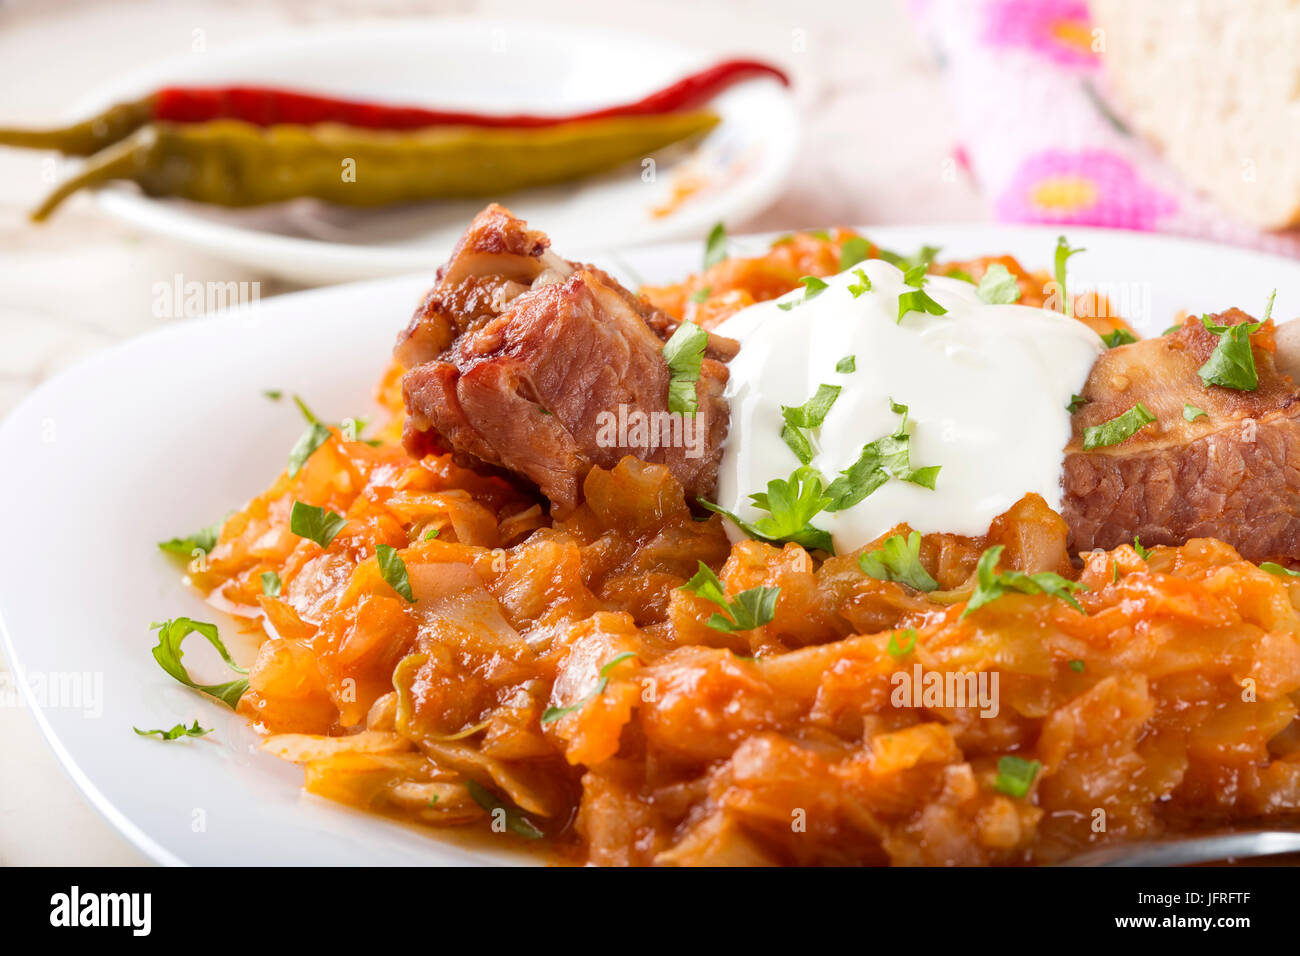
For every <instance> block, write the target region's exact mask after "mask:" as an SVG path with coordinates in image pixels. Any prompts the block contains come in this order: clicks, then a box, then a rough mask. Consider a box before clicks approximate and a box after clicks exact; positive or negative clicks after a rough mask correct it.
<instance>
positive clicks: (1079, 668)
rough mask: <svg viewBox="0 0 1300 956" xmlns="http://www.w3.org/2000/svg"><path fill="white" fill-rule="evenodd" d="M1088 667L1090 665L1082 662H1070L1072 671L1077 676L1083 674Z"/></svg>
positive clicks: (1076, 660)
mask: <svg viewBox="0 0 1300 956" xmlns="http://www.w3.org/2000/svg"><path fill="white" fill-rule="evenodd" d="M1087 667H1088V665H1087V664H1085V663H1084V662H1083V661H1081V660H1078V659H1075V660H1072V661H1070V670H1072V671H1074V672H1075V673H1076V674H1082V673H1083V672H1084V671H1085V670H1086V669H1087Z"/></svg>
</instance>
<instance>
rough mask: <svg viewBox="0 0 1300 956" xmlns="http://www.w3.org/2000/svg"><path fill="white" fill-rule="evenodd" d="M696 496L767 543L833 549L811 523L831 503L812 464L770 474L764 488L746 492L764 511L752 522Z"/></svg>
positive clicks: (745, 530)
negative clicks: (786, 474) (783, 476)
mask: <svg viewBox="0 0 1300 956" xmlns="http://www.w3.org/2000/svg"><path fill="white" fill-rule="evenodd" d="M697 500H698V501H699V503H700V504H701V505H702V506H703V507H705V508H708V509H709V510H710V511H716V512H717V513H718V514H720V515H725V516H726V517H728V518H730V519H731V520H732V521H733V522H734V523H735V525H736V526H737V527H738V528H740V530H742V531H744V532H745V533H746V534H747V535H749V536H750V537H751V538H757V539H758V540H760V541H766V542H768V543H769V544H780V543H783V542H786V541H793V542H794V543H796V544H801V545H803V546H804V547H805V548H809V549H812V548H820V549H822V550H823V551H828V552H830V553H831V554H834V553H835V547H834V545H833V543H832V541H831V536H830V534H829V532H826V531H823V530H822V529H821V528H814V527H813V526H812V519H813V517H814V516H815V515H817V514H819V513H821V512H822V511H825V510H826V506H827V505H829V504H830V503H831V499H830V498H828V497H827V496H826V489H825V488H824V486H823V482H822V476H821V475H820V474H818V473H817V470H816V469H815V468H808V467H806V466H804V467H800V468H796V469H795V470H794V471H793V472H792V473H791V474H790V477H789V478H787V479H781V478H774V479H772V480H771V481H769V482H768V483H767V491H766V492H762V491H760V492H756V493H754V494H752V495H750V496H749V500H750V501H751V502H752V503H753V504H754V507H756V508H758V509H759V510H761V511H766V512H768V513H767V514H766V515H765V516H763V517H762V518H760V519H759V520H758V521H755V522H752V523H751V522H748V521H745V520H744V519H742V518H740V517H738V516H737V515H735V514H732V513H731V512H730V511H727V510H726V509H725V508H721V507H719V506H718V505H715V504H713V503H712V502H709V501H705V500H703V499H702V498H701V499H697Z"/></svg>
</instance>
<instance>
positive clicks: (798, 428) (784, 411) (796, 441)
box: [781, 385, 840, 465]
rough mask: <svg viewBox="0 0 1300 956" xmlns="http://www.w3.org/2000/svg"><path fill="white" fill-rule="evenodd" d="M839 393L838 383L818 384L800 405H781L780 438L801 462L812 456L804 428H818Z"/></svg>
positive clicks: (809, 459)
mask: <svg viewBox="0 0 1300 956" xmlns="http://www.w3.org/2000/svg"><path fill="white" fill-rule="evenodd" d="M839 395H840V386H839V385H818V386H817V393H816V394H815V395H813V397H812V398H810V399H808V401H806V402H804V403H803V404H802V405H795V406H790V405H782V406H781V416H782V417H783V418H784V419H785V425H784V426H783V427H782V429H781V438H782V439H784V441H785V443H786V445H788V446H789V448H790V450H791V451H792V452H794V454H795V457H796V458H798V459H799V461H800V462H801V463H802V464H805V465H806V464H808V463H809V462H810V461H812V458H813V451H812V444H811V443H810V442H809V441H808V438H807V436H806V435H805V434H804V430H805V429H809V428H820V427H821V424H822V422H824V421H825V420H826V413H827V412H829V411H830V410H831V406H832V405H834V404H835V399H837V398H839Z"/></svg>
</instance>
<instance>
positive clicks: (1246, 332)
mask: <svg viewBox="0 0 1300 956" xmlns="http://www.w3.org/2000/svg"><path fill="white" fill-rule="evenodd" d="M1270 307H1271V300H1270ZM1201 324H1202V325H1204V326H1205V328H1206V329H1208V330H1209V331H1210V332H1213V333H1214V334H1215V335H1217V336H1218V337H1219V342H1218V344H1217V345H1215V346H1214V351H1213V352H1211V353H1210V357H1209V358H1208V359H1207V360H1206V362H1205V364H1204V365H1202V366H1201V367H1200V369H1198V370H1197V373H1196V374H1198V375H1199V376H1200V377H1201V381H1202V382H1204V383H1205V384H1206V385H1222V386H1223V387H1224V388H1235V389H1236V390H1237V391H1239V392H1253V391H1254V390H1255V389H1257V388H1259V372H1258V371H1257V370H1256V368H1255V353H1254V352H1252V351H1251V348H1250V334H1251V333H1252V332H1256V331H1258V330H1259V327H1260V326H1261V325H1263V323H1262V322H1243V323H1242V324H1241V325H1215V324H1214V323H1212V322H1211V321H1210V317H1209V316H1208V315H1203V316H1201Z"/></svg>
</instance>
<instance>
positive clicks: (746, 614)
mask: <svg viewBox="0 0 1300 956" xmlns="http://www.w3.org/2000/svg"><path fill="white" fill-rule="evenodd" d="M678 590H679V591H687V592H689V593H691V594H694V595H695V596H696V597H700V598H704V600H706V601H712V602H713V603H714V604H716V605H717V606H718V607H720V608H722V611H723V613H718V612H716V611H715V612H714V613H713V615H712V616H711V617H710V618H709V620H708V622H707V623H708V625H709V627H711V628H713V629H714V630H715V631H725V632H726V633H728V634H732V633H735V632H736V631H752V630H753V629H754V628H756V627H762V626H763V625H764V624H770V623H771V622H772V618H773V617H774V616H775V615H776V599H777V598H778V597H780V595H781V589H780V588H764V587H758V588H750V589H749V590H747V591H741V592H740V593H739V594H737V595H736V597H735V600H733V601H728V600H727V596H726V594H725V593H724V592H723V590H722V582H721V581H719V580H718V576H717V575H716V574H714V573H713V571H711V570H710V569H709V566H708V565H707V564H705V563H704V562H703V561H701V562H699V570H698V571H696V572H695V575H694V577H692V578H691V579H690V580H689V581H687V582H686V583H685V584H683V585H682V586H681V587H680V588H678Z"/></svg>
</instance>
